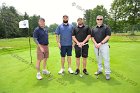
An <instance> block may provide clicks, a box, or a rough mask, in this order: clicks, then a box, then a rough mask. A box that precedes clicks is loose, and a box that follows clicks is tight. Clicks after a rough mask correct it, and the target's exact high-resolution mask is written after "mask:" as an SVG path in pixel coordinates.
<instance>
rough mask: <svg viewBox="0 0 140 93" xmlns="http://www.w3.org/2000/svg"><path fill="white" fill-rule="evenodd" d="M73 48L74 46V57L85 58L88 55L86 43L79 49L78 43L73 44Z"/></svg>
mask: <svg viewBox="0 0 140 93" xmlns="http://www.w3.org/2000/svg"><path fill="white" fill-rule="evenodd" d="M74 48H75V57H76V58H80V57H81V56H82V57H83V58H87V57H88V48H89V45H88V44H87V45H84V46H82V50H81V48H80V47H78V45H75V46H74ZM81 52H82V53H81Z"/></svg>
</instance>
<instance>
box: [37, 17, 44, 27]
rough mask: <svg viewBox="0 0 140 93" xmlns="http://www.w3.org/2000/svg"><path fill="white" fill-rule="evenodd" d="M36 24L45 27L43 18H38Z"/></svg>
mask: <svg viewBox="0 0 140 93" xmlns="http://www.w3.org/2000/svg"><path fill="white" fill-rule="evenodd" d="M38 25H39V26H40V27H41V28H44V27H45V19H44V18H40V19H39V20H38Z"/></svg>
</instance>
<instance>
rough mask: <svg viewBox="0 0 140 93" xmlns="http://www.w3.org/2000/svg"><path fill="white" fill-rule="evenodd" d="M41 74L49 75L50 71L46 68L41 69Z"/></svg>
mask: <svg viewBox="0 0 140 93" xmlns="http://www.w3.org/2000/svg"><path fill="white" fill-rule="evenodd" d="M42 74H44V75H49V74H50V71H48V70H43V71H42Z"/></svg>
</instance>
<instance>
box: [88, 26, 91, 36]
mask: <svg viewBox="0 0 140 93" xmlns="http://www.w3.org/2000/svg"><path fill="white" fill-rule="evenodd" d="M87 35H91V29H90V27H88V31H87Z"/></svg>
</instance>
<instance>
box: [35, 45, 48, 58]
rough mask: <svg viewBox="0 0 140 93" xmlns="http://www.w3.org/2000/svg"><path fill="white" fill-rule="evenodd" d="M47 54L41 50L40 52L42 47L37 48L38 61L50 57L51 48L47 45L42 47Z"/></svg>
mask: <svg viewBox="0 0 140 93" xmlns="http://www.w3.org/2000/svg"><path fill="white" fill-rule="evenodd" d="M41 46H42V47H43V48H44V50H45V52H44V53H43V52H42V51H41V50H40V47H39V46H38V47H37V59H38V60H43V59H44V58H48V57H49V48H48V46H47V45H41Z"/></svg>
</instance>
